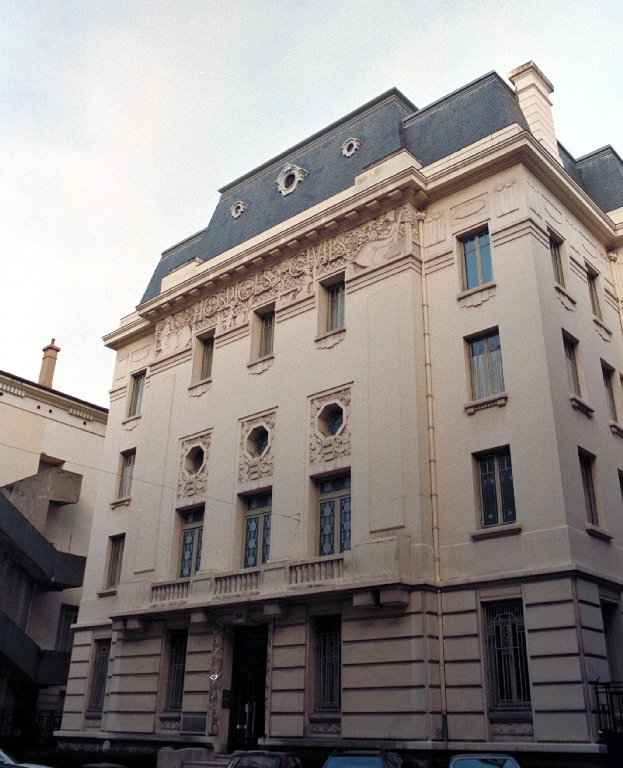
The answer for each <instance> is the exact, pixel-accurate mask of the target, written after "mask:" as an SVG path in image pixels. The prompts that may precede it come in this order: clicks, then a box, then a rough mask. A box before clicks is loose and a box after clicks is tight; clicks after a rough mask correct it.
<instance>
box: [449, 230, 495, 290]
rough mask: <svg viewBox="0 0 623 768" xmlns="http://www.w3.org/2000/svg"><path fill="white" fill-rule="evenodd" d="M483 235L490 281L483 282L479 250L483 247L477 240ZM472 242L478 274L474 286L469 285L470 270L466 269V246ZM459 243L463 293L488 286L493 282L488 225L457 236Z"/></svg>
mask: <svg viewBox="0 0 623 768" xmlns="http://www.w3.org/2000/svg"><path fill="white" fill-rule="evenodd" d="M483 235H486V236H487V242H486V244H485V245H486V247H487V249H488V256H487V257H486V258H487V259H488V264H487V266H488V272H489V273H490V279H488V280H485V279H484V269H483V256H482V251H481V248H482V247H483V246H482V245H481V243H480V241H479V238H480V237H481V236H483ZM472 240H473V241H474V244H475V251H476V270H477V273H478V282H477V283H476V284H475V285H469V274H470V269H469V268H468V264H467V256H468V252H467V251H466V245H468V244H469V243H470V242H471V241H472ZM458 241H459V249H460V263H461V285H462V289H463V291H475V290H477V289H478V288H482V287H484V286H485V285H490V284H491V283H493V282H494V281H495V275H494V273H493V258H492V248H491V234H490V232H489V225H488V224H485V225H484V226H480V227H478V228H477V229H475V230H471V231H470V232H468V233H466V234H463V235H459V236H458Z"/></svg>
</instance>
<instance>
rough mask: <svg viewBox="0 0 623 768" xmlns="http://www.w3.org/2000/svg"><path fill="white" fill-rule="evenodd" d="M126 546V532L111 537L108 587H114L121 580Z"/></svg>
mask: <svg viewBox="0 0 623 768" xmlns="http://www.w3.org/2000/svg"><path fill="white" fill-rule="evenodd" d="M124 546H125V533H122V534H121V535H120V536H111V537H110V550H109V555H108V575H107V578H106V589H113V588H114V587H116V586H117V585H118V584H119V582H120V580H121V565H122V562H123V548H124Z"/></svg>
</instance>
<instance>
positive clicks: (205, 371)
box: [200, 336, 214, 379]
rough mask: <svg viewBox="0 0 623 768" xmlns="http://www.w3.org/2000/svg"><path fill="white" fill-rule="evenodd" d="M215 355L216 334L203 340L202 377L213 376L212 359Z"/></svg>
mask: <svg viewBox="0 0 623 768" xmlns="http://www.w3.org/2000/svg"><path fill="white" fill-rule="evenodd" d="M213 357H214V336H210V337H209V338H207V339H202V340H201V373H200V377H201V379H209V378H210V376H212V359H213Z"/></svg>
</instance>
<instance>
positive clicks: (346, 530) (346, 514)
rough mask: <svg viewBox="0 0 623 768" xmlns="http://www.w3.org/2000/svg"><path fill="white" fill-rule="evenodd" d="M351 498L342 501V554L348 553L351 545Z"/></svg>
mask: <svg viewBox="0 0 623 768" xmlns="http://www.w3.org/2000/svg"><path fill="white" fill-rule="evenodd" d="M350 523H351V517H350V496H347V497H346V498H344V499H340V552H348V551H349V550H350V545H351V537H350V530H351V526H350Z"/></svg>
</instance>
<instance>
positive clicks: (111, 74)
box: [0, 0, 623, 405]
mask: <svg viewBox="0 0 623 768" xmlns="http://www.w3.org/2000/svg"><path fill="white" fill-rule="evenodd" d="M622 21H623V2H621V0H597V2H590V3H589V2H580V0H566V2H562V0H556V1H554V0H541V1H540V2H539V1H538V0H523V1H522V2H519V0H516V1H515V2H510V1H506V0H479V1H478V2H475V1H472V0H446V1H445V2H442V1H441V0H383V2H379V1H378V0H353V1H351V0H341V1H340V0H308V1H307V2H303V1H302V0H301V1H300V2H299V0H281V1H277V0H273V1H271V0H237V1H236V0H218V1H217V2H212V1H211V0H148V1H147V0H107V1H106V0H82V1H81V2H78V1H73V2H72V0H0V249H1V251H0V253H1V254H2V261H1V264H2V269H1V272H0V317H1V319H2V324H1V329H2V332H1V333H0V369H2V370H6V371H10V372H12V373H15V374H17V375H19V376H23V377H25V378H30V379H34V380H35V381H36V380H37V378H38V375H39V367H40V360H41V351H40V350H41V348H42V347H43V346H44V345H45V344H47V343H48V342H49V341H50V338H51V337H55V338H56V340H57V344H58V345H59V346H60V347H61V348H62V352H61V353H60V355H59V362H58V365H57V368H56V375H55V379H54V386H55V388H57V389H60V390H63V391H65V392H68V393H69V394H72V395H75V396H77V397H81V398H83V399H86V400H90V401H92V402H95V403H98V404H101V405H108V389H109V387H110V384H111V380H112V365H113V360H114V352H112V351H111V350H108V349H106V348H105V347H104V346H103V343H102V341H101V336H102V335H103V334H104V333H107V332H109V331H111V330H114V329H115V328H116V327H117V326H118V321H119V318H120V317H122V316H123V315H126V314H129V313H130V312H132V311H133V309H134V307H135V305H136V303H137V302H138V301H139V299H140V297H141V295H142V293H143V291H144V290H145V287H146V286H147V283H148V281H149V278H150V276H151V273H152V271H153V270H154V268H155V266H156V264H157V262H158V259H159V257H160V253H161V252H162V251H163V250H164V249H166V248H168V247H170V246H171V245H173V244H174V243H176V242H178V241H180V240H182V239H184V238H185V237H188V236H189V235H191V234H193V233H194V232H196V231H198V230H200V229H203V228H204V227H205V226H206V225H207V223H208V221H209V219H210V216H211V214H212V211H213V209H214V207H215V205H216V202H217V200H218V194H217V192H216V190H217V189H218V188H219V187H221V186H223V185H224V184H226V183H227V182H229V181H232V180H233V179H235V178H237V177H238V176H240V175H242V174H243V173H245V172H246V171H249V170H251V169H252V168H254V167H255V166H257V165H259V164H260V163H262V162H264V161H265V160H268V159H270V158H271V157H273V156H274V155H276V154H278V153H279V152H281V151H283V150H285V149H287V148H288V147H289V146H291V145H292V144H295V143H296V142H298V141H300V140H302V139H304V138H305V137H307V136H309V135H310V134H312V133H314V132H315V131H317V130H319V129H321V128H323V127H324V126H325V125H327V124H329V123H331V122H333V121H334V120H336V119H338V118H340V117H341V116H342V115H344V114H346V113H347V112H349V111H351V110H353V109H355V108H357V107H358V106H360V105H361V104H363V103H365V102H366V101H368V100H370V99H372V98H374V97H375V96H377V95H378V94H380V93H382V92H383V91H385V90H387V89H388V88H390V87H392V86H396V87H398V88H399V89H400V90H401V91H402V92H403V93H404V94H405V95H406V96H407V97H408V98H410V99H411V100H412V101H413V102H414V103H415V104H416V105H417V106H418V107H423V106H426V104H429V103H430V102H431V101H434V100H435V99H437V98H440V97H441V96H444V95H445V94H447V93H449V92H450V91H452V90H454V89H456V88H459V87H460V86H462V85H464V84H465V83H468V82H469V81H471V80H473V79H475V78H476V77H479V76H480V75H483V74H485V73H486V72H489V71H490V70H493V69H495V70H496V71H497V72H499V73H500V74H501V75H503V76H506V74H507V72H509V71H510V70H511V69H513V68H515V67H516V66H519V65H520V64H523V63H524V62H526V61H528V60H530V59H533V60H534V61H535V62H536V63H537V64H538V65H539V67H540V68H541V69H542V70H543V71H544V72H545V74H546V75H547V76H548V77H549V79H550V80H551V81H552V82H553V83H554V86H555V89H556V91H555V93H554V95H553V102H554V118H555V121H556V130H557V134H558V139H559V140H560V141H561V142H562V143H563V144H564V145H565V146H566V147H567V149H568V150H569V151H570V152H571V153H572V154H573V155H575V156H576V157H578V156H580V155H583V154H586V153H587V152H590V151H592V150H594V149H597V148H598V147H601V146H603V145H604V144H612V145H613V146H614V148H615V149H617V150H618V151H619V153H623V77H622V75H623V23H622Z"/></svg>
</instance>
